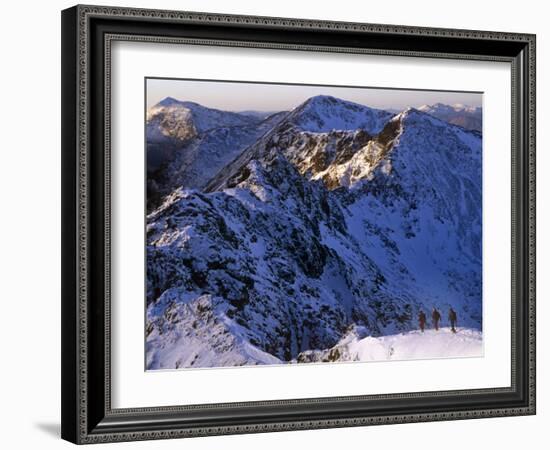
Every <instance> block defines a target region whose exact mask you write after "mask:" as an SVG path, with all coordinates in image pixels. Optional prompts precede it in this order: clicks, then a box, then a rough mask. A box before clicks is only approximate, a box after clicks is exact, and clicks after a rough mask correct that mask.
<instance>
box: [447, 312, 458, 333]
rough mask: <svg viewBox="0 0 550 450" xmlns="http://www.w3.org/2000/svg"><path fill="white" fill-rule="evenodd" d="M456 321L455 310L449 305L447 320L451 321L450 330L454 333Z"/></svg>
mask: <svg viewBox="0 0 550 450" xmlns="http://www.w3.org/2000/svg"><path fill="white" fill-rule="evenodd" d="M457 321H458V318H457V316H456V311H455V310H454V309H453V308H452V307H451V308H450V309H449V322H451V331H452V332H453V333H456V323H457Z"/></svg>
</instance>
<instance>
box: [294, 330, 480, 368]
mask: <svg viewBox="0 0 550 450" xmlns="http://www.w3.org/2000/svg"><path fill="white" fill-rule="evenodd" d="M480 356H483V336H482V334H481V332H480V331H479V330H473V329H469V328H458V329H457V331H456V333H453V332H452V331H451V329H450V328H440V329H439V331H435V330H426V331H425V332H421V331H419V330H415V331H409V332H406V333H399V334H394V335H389V336H379V337H373V336H368V335H367V333H366V332H365V330H360V329H354V330H353V331H352V332H350V333H348V334H347V335H346V336H345V337H344V338H343V339H342V340H341V341H340V342H338V344H336V345H335V346H334V347H332V348H330V349H327V350H322V351H319V350H308V351H306V352H303V353H300V354H299V355H298V358H297V359H296V360H295V361H293V362H298V363H303V362H343V361H399V360H414V359H433V358H453V357H455V358H456V357H461V358H464V357H480Z"/></svg>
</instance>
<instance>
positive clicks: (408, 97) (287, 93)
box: [146, 78, 483, 112]
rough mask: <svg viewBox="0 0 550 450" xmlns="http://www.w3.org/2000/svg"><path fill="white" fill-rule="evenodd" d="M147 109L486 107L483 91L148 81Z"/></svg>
mask: <svg viewBox="0 0 550 450" xmlns="http://www.w3.org/2000/svg"><path fill="white" fill-rule="evenodd" d="M146 94H147V107H148V108H149V107H151V106H154V105H155V104H157V103H158V102H159V101H161V100H162V99H164V98H166V97H173V98H175V99H177V100H181V101H192V102H196V103H199V104H201V105H203V106H207V107H209V108H216V109H221V110H224V111H247V110H254V111H270V112H271V111H284V110H290V109H292V108H294V107H295V106H298V105H299V104H300V103H302V102H304V101H305V100H307V99H308V98H310V97H313V96H315V95H332V96H334V97H338V98H341V99H344V100H349V101H352V102H356V103H360V104H363V105H366V106H370V107H373V108H380V109H397V110H403V109H405V108H407V107H414V108H418V107H419V106H422V105H425V104H429V105H431V104H434V103H446V104H449V105H451V104H455V103H461V104H464V105H468V106H482V97H483V95H482V94H481V93H480V92H452V91H426V90H410V89H387V88H385V89H379V88H371V87H359V88H358V87H351V88H350V87H334V86H309V85H285V84H266V83H246V82H220V81H197V80H174V79H153V78H148V79H147V80H146Z"/></svg>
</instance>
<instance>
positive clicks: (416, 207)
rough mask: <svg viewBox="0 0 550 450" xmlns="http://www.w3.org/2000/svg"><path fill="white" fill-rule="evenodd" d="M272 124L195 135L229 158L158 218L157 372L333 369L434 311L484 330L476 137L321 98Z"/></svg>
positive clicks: (153, 288)
mask: <svg viewBox="0 0 550 450" xmlns="http://www.w3.org/2000/svg"><path fill="white" fill-rule="evenodd" d="M314 106H315V107H314ZM317 106H318V110H317ZM354 115H355V116H354ZM266 120H269V118H268V119H266ZM271 120H272V121H271V122H269V123H265V121H264V122H263V123H264V126H263V128H262V129H261V131H258V132H250V135H249V136H250V140H246V139H240V138H234V137H233V134H232V133H235V132H236V131H237V130H238V131H239V132H243V130H244V129H246V127H244V128H243V126H236V127H228V129H231V130H232V131H231V132H228V131H227V132H226V131H223V132H222V129H223V128H217V129H215V130H210V131H208V132H206V134H203V136H202V138H201V139H202V140H201V139H199V140H197V138H194V139H193V141H192V142H194V143H193V145H196V147H185V149H187V151H189V154H193V151H192V149H193V148H194V149H200V151H196V153H195V156H197V155H211V154H212V152H214V151H215V149H220V150H221V154H222V155H227V154H231V155H232V157H233V159H232V161H230V158H229V157H228V158H227V159H223V158H222V159H223V161H222V160H220V161H221V162H220V163H219V164H218V165H219V166H220V167H221V168H220V170H219V171H218V173H217V174H215V175H214V174H212V175H211V176H210V178H209V181H206V182H204V179H206V178H207V177H203V181H202V182H203V183H204V184H202V186H203V188H202V191H201V190H197V189H188V188H185V185H184V186H183V187H182V186H181V185H180V186H179V187H177V186H176V187H174V188H173V189H172V190H171V192H170V193H169V194H168V195H166V196H163V197H162V198H161V199H159V203H158V207H155V208H154V209H153V210H152V211H151V213H150V214H149V215H148V217H147V305H148V306H147V330H146V334H147V338H146V341H147V344H146V345H147V361H148V362H147V366H148V368H149V369H156V368H179V367H205V366H223V365H241V364H272V363H277V361H279V362H291V361H298V362H306V361H309V360H311V358H310V356H307V358H306V356H304V355H317V356H315V357H314V358H320V359H321V360H322V359H323V358H324V356H323V355H324V354H325V353H326V352H329V353H330V351H331V349H333V348H335V346H339V345H341V344H342V339H344V338H345V336H347V335H348V334H349V330H350V329H360V330H363V331H364V333H366V336H367V335H368V336H370V337H371V338H376V339H382V337H383V336H388V335H394V334H399V333H409V332H411V330H414V329H415V328H416V316H417V314H418V312H419V311H420V310H421V309H423V310H425V311H428V310H430V309H431V308H432V307H433V306H437V307H438V308H440V309H441V310H442V311H445V310H446V309H448V308H449V307H450V306H452V307H453V308H455V310H457V312H458V314H459V318H460V322H461V324H462V325H463V326H464V327H467V328H470V329H474V330H480V329H481V270H480V268H481V209H480V205H481V136H480V134H479V133H477V132H470V131H467V130H465V129H464V128H462V127H460V126H454V125H450V124H448V123H446V122H444V121H442V120H439V119H437V118H435V117H433V116H431V115H429V114H426V113H424V112H421V111H418V110H414V109H407V110H406V111H403V112H402V113H399V114H391V113H387V112H384V111H380V110H372V109H371V108H368V107H361V105H359V106H356V104H351V105H350V102H346V101H343V100H338V99H334V98H333V97H323V96H322V97H320V98H314V99H312V100H311V101H307V102H305V104H302V105H300V106H299V107H297V108H295V109H294V110H292V111H290V112H288V113H281V114H279V115H275V116H272V118H271ZM260 123H262V122H260ZM335 124H337V126H335ZM358 124H361V127H359V128H354V127H355V126H358ZM256 127H258V129H259V128H260V127H259V126H258V125H256V126H254V125H252V126H251V129H255V128H256ZM223 133H228V134H223ZM255 133H256V134H255ZM218 134H221V135H223V136H227V138H224V139H221V140H220V141H218V144H215V145H214V144H212V145H205V143H204V142H215V139H214V138H215V136H217V135H218ZM205 140H206V141H205ZM209 140H212V141H209ZM199 142H202V144H200V145H199V144H198V143H199ZM230 142H235V146H234V147H232V146H231V145H226V147H224V146H223V144H221V143H225V144H228V143H230ZM245 142H246V143H245ZM231 148H234V149H238V150H235V151H234V152H233V151H232V150H231ZM182 154H185V152H182ZM208 157H209V156H207V159H204V160H203V161H202V162H201V164H199V165H198V166H197V167H203V166H206V165H207V163H208ZM196 160H197V159H194V161H196ZM174 161H179V160H174ZM181 161H183V160H181ZM177 164H180V162H177ZM167 167H171V166H167ZM173 167H175V166H173ZM182 167H183V165H182ZM185 167H186V169H185V170H183V171H182V173H184V174H187V173H191V172H189V171H188V170H187V167H190V166H185ZM169 173H170V174H172V172H169ZM173 179H176V178H173ZM364 338H366V337H364ZM383 342H385V341H384V340H381V341H380V343H383ZM380 345H382V344H380ZM384 345H385V344H384ZM384 348H385V347H384ZM308 352H309V353H308ZM348 353H350V352H349V351H348ZM342 354H343V353H342ZM350 354H353V352H351V353H350ZM304 358H305V359H304ZM308 358H309V359H308ZM312 358H313V357H312ZM342 358H344V356H342ZM342 358H340V360H341V359H342Z"/></svg>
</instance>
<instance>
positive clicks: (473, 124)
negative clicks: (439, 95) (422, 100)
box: [418, 103, 483, 131]
mask: <svg viewBox="0 0 550 450" xmlns="http://www.w3.org/2000/svg"><path fill="white" fill-rule="evenodd" d="M418 109H419V110H420V111H422V112H426V113H428V114H431V115H432V116H434V117H437V118H438V119H442V120H445V121H446V122H449V123H452V124H453V125H460V126H461V127H464V128H466V129H469V130H476V131H481V130H482V126H483V121H482V108H481V107H474V106H466V105H462V104H455V105H445V104H443V103H436V104H434V105H423V106H421V107H420V108H418Z"/></svg>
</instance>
